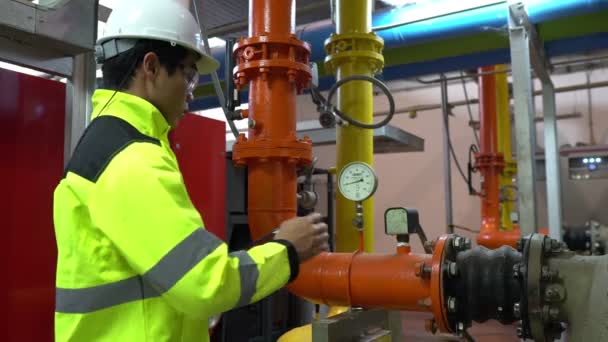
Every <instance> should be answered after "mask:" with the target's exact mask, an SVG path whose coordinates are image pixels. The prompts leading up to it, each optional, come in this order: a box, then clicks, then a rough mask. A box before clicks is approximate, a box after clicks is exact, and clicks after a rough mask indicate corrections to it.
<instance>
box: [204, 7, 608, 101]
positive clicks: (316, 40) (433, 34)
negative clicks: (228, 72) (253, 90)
mask: <svg viewBox="0 0 608 342" xmlns="http://www.w3.org/2000/svg"><path fill="white" fill-rule="evenodd" d="M442 1H455V0H440V1H437V0H436V1H431V2H430V3H426V4H423V5H415V6H407V7H403V8H398V9H393V10H389V11H384V12H379V13H377V14H375V15H374V16H373V18H372V24H373V26H374V27H380V26H386V25H389V24H394V23H399V22H401V21H403V20H404V18H409V17H412V16H415V15H416V14H419V13H420V11H424V10H430V9H432V8H433V7H435V6H440V3H441V2H442ZM526 6H527V11H528V16H529V18H530V21H531V22H533V23H535V24H538V23H543V22H547V21H552V20H557V19H561V18H564V17H572V16H577V15H584V14H589V13H593V12H598V11H605V10H608V0H528V1H527V2H526ZM430 13H432V11H431V12H430ZM507 25H508V24H507V4H506V2H503V3H498V4H494V5H489V6H485V7H480V8H476V9H472V10H467V11H463V12H458V13H453V14H448V15H445V16H441V17H437V18H432V19H427V20H422V21H419V22H414V23H409V24H405V25H401V26H397V27H394V28H390V29H386V30H380V31H377V32H376V33H377V34H378V35H379V36H380V37H382V39H384V49H385V50H391V49H395V48H399V47H403V46H412V45H417V44H420V43H425V42H430V41H433V40H439V39H441V40H443V39H447V38H451V37H457V36H464V35H472V34H476V33H482V32H491V31H504V30H505V29H506V27H507ZM333 32H334V27H333V25H332V23H331V21H330V20H323V21H319V22H316V23H312V24H309V25H305V26H303V27H302V28H300V29H299V30H298V32H297V34H298V38H299V39H301V40H304V41H306V42H308V43H309V44H310V45H311V48H312V54H311V58H310V60H311V61H319V60H322V59H323V58H325V49H324V42H325V39H327V38H328V37H329V36H330V34H331V33H333ZM559 41H560V42H561V41H562V40H559ZM570 41H571V40H570ZM552 43H557V42H548V43H547V44H545V45H546V48H547V50H548V54H549V55H550V56H551V55H560V54H563V53H565V52H561V51H562V50H568V51H570V52H580V50H574V49H572V48H571V47H563V48H559V47H557V45H554V44H552ZM590 43H593V44H599V45H602V46H603V45H605V43H604V42H602V41H599V40H598V39H593V38H592V39H587V40H586V41H585V42H582V43H581V44H582V46H581V44H575V45H576V46H577V47H579V48H581V49H588V48H589V44H590ZM550 46H553V53H551V51H550V50H551V48H550ZM595 48H600V47H599V46H597V45H596V47H595ZM212 53H213V57H215V58H216V59H217V60H219V61H220V63H221V64H222V65H221V67H220V75H223V61H224V49H223V48H219V49H214V50H213V51H212ZM490 55H491V54H490ZM503 55H504V54H503ZM476 56H477V57H478V58H475V57H476ZM481 56H488V54H487V53H480V54H473V55H469V56H468V57H467V58H472V60H476V61H478V62H481V64H477V65H470V67H476V66H479V65H490V64H493V63H490V60H488V61H483V59H480V58H481ZM507 56H508V54H507ZM454 58H456V57H454ZM449 60H452V58H444V59H441V60H437V61H432V62H421V63H415V64H410V66H409V67H408V68H411V69H413V66H414V65H416V66H417V67H420V66H425V67H424V68H422V69H419V70H420V72H419V73H416V72H415V71H412V72H413V73H416V75H414V74H412V76H419V75H424V74H429V73H437V72H442V71H443V72H445V71H449V70H456V69H458V68H457V67H456V66H455V65H447V66H446V64H444V63H446V62H447V61H449ZM508 62H509V60H508V59H506V60H501V61H499V63H508ZM466 64H469V63H466ZM395 67H399V66H395ZM406 67H407V66H406ZM433 68H434V69H433ZM446 68H448V69H449V70H445V69H446ZM390 70H394V69H393V68H385V71H384V75H385V79H387V80H388V79H389V78H390V77H391V76H390V73H391V72H390ZM423 70H424V72H423ZM408 74H409V73H408ZM401 77H403V76H401ZM208 82H210V78H209V77H208V76H206V77H201V82H200V83H208ZM215 102H216V101H211V102H209V101H197V102H196V103H205V106H207V105H208V104H207V103H215ZM206 108H209V107H206Z"/></svg>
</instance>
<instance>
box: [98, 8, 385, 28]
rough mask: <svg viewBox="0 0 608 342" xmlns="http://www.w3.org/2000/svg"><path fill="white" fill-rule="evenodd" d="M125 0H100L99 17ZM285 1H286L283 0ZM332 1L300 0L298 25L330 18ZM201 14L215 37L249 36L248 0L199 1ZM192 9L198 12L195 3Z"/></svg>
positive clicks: (297, 13) (297, 17)
mask: <svg viewBox="0 0 608 342" xmlns="http://www.w3.org/2000/svg"><path fill="white" fill-rule="evenodd" d="M121 1H128V0H100V1H99V20H100V21H102V22H105V21H107V18H108V16H109V15H110V13H111V12H112V8H113V7H115V6H117V5H118V4H119V3H120V2H121ZM282 1H284V0H282ZM372 1H373V2H374V3H375V4H374V8H375V9H381V8H385V7H386V6H387V5H385V4H384V3H382V2H381V1H376V0H372ZM330 2H331V0H299V1H296V26H298V25H303V24H307V23H311V22H315V21H319V20H323V19H328V18H329V17H330V13H331V5H330ZM197 9H198V12H199V16H200V18H201V20H202V21H203V23H204V24H205V26H206V27H207V30H208V33H209V36H211V37H239V36H247V28H248V26H247V25H248V17H249V1H248V0H197ZM191 10H192V11H193V12H194V8H193V6H191Z"/></svg>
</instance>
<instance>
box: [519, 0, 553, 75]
mask: <svg viewBox="0 0 608 342" xmlns="http://www.w3.org/2000/svg"><path fill="white" fill-rule="evenodd" d="M509 13H510V15H511V18H512V19H513V22H514V23H516V24H517V25H519V26H521V27H522V28H523V29H524V30H525V32H526V33H527V35H528V42H529V45H530V62H531V64H532V68H533V69H534V72H535V73H536V75H537V76H538V78H540V79H541V81H543V82H544V81H546V80H550V79H551V77H550V76H549V73H548V71H550V70H551V68H552V67H551V63H550V62H549V59H548V58H547V55H546V53H545V49H544V46H543V43H542V41H541V40H540V38H539V36H538V33H537V32H536V28H535V26H534V25H533V24H532V23H531V22H530V18H528V13H527V12H526V7H525V5H524V4H523V3H522V2H519V3H515V4H512V5H510V6H509ZM511 29H516V28H515V27H512V28H511Z"/></svg>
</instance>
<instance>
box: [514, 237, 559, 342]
mask: <svg viewBox="0 0 608 342" xmlns="http://www.w3.org/2000/svg"><path fill="white" fill-rule="evenodd" d="M522 245H523V264H522V265H521V266H520V270H521V278H520V279H521V281H520V286H521V288H522V294H523V295H522V298H521V303H520V307H521V316H522V317H521V318H522V320H521V328H522V329H521V336H520V337H522V338H533V339H535V340H537V341H553V340H554V339H556V338H559V336H560V334H561V332H562V331H563V328H562V326H561V324H560V322H559V316H560V312H559V307H557V306H555V304H557V303H559V302H561V301H562V300H563V299H564V298H565V296H566V294H565V289H564V288H563V287H562V286H561V285H559V284H555V283H554V282H555V281H558V280H559V273H558V272H557V271H556V270H552V269H550V268H549V266H548V264H547V263H548V258H549V257H551V256H553V255H557V254H560V253H561V252H563V251H564V249H563V245H562V244H561V243H560V242H559V241H557V240H555V239H551V238H549V237H548V236H546V235H541V234H532V235H530V236H527V237H525V238H524V241H523V243H522ZM523 265H525V266H523Z"/></svg>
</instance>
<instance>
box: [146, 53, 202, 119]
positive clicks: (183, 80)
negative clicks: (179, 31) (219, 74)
mask: <svg viewBox="0 0 608 342" xmlns="http://www.w3.org/2000/svg"><path fill="white" fill-rule="evenodd" d="M196 60H197V56H196V55H195V54H194V53H190V54H188V56H187V57H186V58H185V59H184V60H183V61H182V63H180V64H179V65H178V67H177V69H176V70H175V72H174V73H173V74H172V75H169V73H168V71H167V69H166V68H165V67H162V66H161V67H160V70H159V74H158V77H157V79H156V80H155V82H154V87H153V91H152V92H151V94H150V96H151V100H152V101H151V102H152V103H153V104H154V105H155V106H156V107H157V108H158V109H159V110H160V111H161V113H163V115H164V116H165V119H167V122H168V123H169V125H171V126H172V127H175V126H176V125H177V121H178V120H179V119H180V118H181V117H182V116H183V115H184V112H185V111H186V110H187V109H188V105H187V102H189V101H191V100H192V94H191V92H192V90H193V89H189V88H191V87H189V85H190V84H191V83H192V82H193V81H197V80H198V71H197V69H196Z"/></svg>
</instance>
